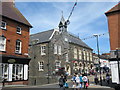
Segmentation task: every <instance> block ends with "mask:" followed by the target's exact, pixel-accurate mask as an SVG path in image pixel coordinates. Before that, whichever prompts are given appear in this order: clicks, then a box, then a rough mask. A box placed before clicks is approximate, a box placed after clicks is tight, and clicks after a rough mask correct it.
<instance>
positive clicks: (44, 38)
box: [30, 29, 91, 49]
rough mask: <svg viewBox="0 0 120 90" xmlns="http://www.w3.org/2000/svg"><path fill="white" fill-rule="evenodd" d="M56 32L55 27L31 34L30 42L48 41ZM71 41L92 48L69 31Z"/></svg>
mask: <svg viewBox="0 0 120 90" xmlns="http://www.w3.org/2000/svg"><path fill="white" fill-rule="evenodd" d="M53 32H54V29H52V30H48V31H44V32H40V33H36V34H32V35H30V42H31V41H32V40H38V42H37V43H43V42H48V41H50V40H49V38H50V37H51V35H52V33H53ZM68 39H69V43H74V44H77V45H80V46H82V47H86V48H89V49H91V48H90V47H89V46H88V45H87V44H85V43H84V42H83V41H82V40H81V39H80V38H78V37H75V36H73V35H72V34H70V33H69V37H68Z"/></svg>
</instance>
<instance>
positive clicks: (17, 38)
mask: <svg viewBox="0 0 120 90" xmlns="http://www.w3.org/2000/svg"><path fill="white" fill-rule="evenodd" d="M0 5H1V6H0V7H1V10H2V12H1V13H0V17H1V18H0V19H1V20H0V23H1V24H0V25H1V26H0V82H2V81H3V80H4V82H5V83H6V84H27V81H28V67H29V66H28V65H29V61H30V58H29V57H28V45H29V30H30V28H31V27H32V26H31V25H30V23H29V22H28V21H27V20H26V18H25V17H24V16H23V15H22V14H21V13H20V11H19V10H18V9H17V8H16V7H15V4H14V2H13V0H10V2H1V3H0Z"/></svg>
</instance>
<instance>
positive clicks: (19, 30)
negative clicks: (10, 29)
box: [16, 26, 22, 34]
mask: <svg viewBox="0 0 120 90" xmlns="http://www.w3.org/2000/svg"><path fill="white" fill-rule="evenodd" d="M18 29H19V32H18ZM21 31H22V29H21V27H19V26H17V29H16V33H17V34H21Z"/></svg>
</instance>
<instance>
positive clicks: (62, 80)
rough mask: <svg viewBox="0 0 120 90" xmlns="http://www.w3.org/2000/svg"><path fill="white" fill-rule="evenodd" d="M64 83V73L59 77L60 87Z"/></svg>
mask: <svg viewBox="0 0 120 90" xmlns="http://www.w3.org/2000/svg"><path fill="white" fill-rule="evenodd" d="M64 84H65V79H64V77H63V75H61V77H60V79H59V86H60V88H62V87H63V86H64Z"/></svg>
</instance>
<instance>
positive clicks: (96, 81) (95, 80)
mask: <svg viewBox="0 0 120 90" xmlns="http://www.w3.org/2000/svg"><path fill="white" fill-rule="evenodd" d="M94 82H95V84H96V85H97V84H98V77H97V75H95V78H94Z"/></svg>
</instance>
